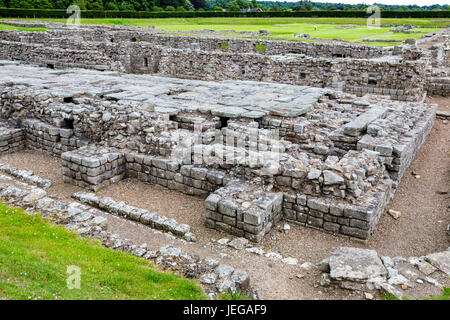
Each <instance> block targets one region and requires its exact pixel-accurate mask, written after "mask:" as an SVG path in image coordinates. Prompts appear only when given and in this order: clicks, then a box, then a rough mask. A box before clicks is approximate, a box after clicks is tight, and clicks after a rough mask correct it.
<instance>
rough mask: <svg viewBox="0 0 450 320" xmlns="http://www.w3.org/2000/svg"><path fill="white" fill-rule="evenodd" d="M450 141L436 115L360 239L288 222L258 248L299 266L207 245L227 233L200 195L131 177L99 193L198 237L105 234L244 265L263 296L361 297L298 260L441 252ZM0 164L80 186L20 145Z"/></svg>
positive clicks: (118, 224)
mask: <svg viewBox="0 0 450 320" xmlns="http://www.w3.org/2000/svg"><path fill="white" fill-rule="evenodd" d="M433 101H434V102H438V103H439V104H440V106H439V108H441V109H442V108H449V105H448V103H449V101H448V99H438V100H431V101H430V102H433ZM449 142H450V130H449V124H447V123H444V121H442V120H436V123H435V126H434V128H433V130H432V132H431V134H430V136H429V138H428V139H427V141H426V143H425V144H424V146H423V147H422V148H421V150H420V151H419V153H418V154H417V156H416V158H415V160H414V161H413V163H412V165H411V167H410V168H409V169H408V170H407V172H406V173H405V176H404V178H403V180H402V182H401V184H400V186H399V188H398V190H397V192H396V195H395V198H394V199H393V201H391V203H390V205H389V208H392V209H395V210H398V211H401V213H402V215H401V217H400V218H399V219H398V220H394V219H393V218H392V217H391V216H389V215H387V214H385V215H383V216H382V217H381V219H380V222H379V224H378V226H377V229H376V231H375V233H374V235H373V236H372V238H371V239H370V241H369V242H368V243H367V244H361V243H358V242H355V241H353V240H349V239H346V238H342V237H335V236H332V235H329V234H326V233H324V232H320V231H317V230H314V229H308V228H303V227H300V226H297V225H293V224H291V230H290V231H289V232H288V233H282V232H280V231H278V230H276V229H274V230H273V231H272V232H271V234H269V235H267V236H266V237H265V239H264V241H263V242H262V243H261V244H259V245H258V246H259V247H261V248H263V249H265V250H266V251H275V252H279V253H281V254H282V255H283V257H293V258H297V259H298V261H299V265H298V266H287V265H285V264H283V263H282V262H280V261H271V260H270V259H268V258H265V257H260V256H256V255H254V254H250V253H247V252H245V251H244V252H243V251H236V250H234V249H231V248H224V247H222V246H220V245H218V244H217V243H213V241H214V240H218V239H220V238H223V237H227V238H230V236H229V235H226V234H221V233H219V232H217V231H214V230H210V229H207V228H205V227H204V226H203V221H204V207H203V200H202V199H199V198H195V197H191V196H187V195H184V194H180V193H177V192H175V191H171V190H168V189H165V188H162V187H159V186H152V185H148V184H144V183H141V182H139V181H136V180H131V179H127V180H124V181H121V182H119V183H117V184H115V185H113V186H110V187H108V188H107V189H104V190H102V191H100V192H99V194H100V195H102V196H110V197H112V198H113V199H114V200H116V201H125V202H126V203H128V204H130V205H135V206H138V207H141V208H146V209H149V210H153V211H156V212H158V213H159V214H161V215H164V216H167V217H172V218H175V219H176V220H177V221H178V222H180V223H188V224H189V225H191V227H192V231H193V232H194V234H195V235H196V236H197V239H198V241H197V243H196V244H195V245H192V244H185V243H183V242H182V241H180V240H179V239H169V238H168V236H167V235H165V234H162V233H159V232H154V231H153V230H151V229H149V228H147V227H145V226H142V225H138V224H135V223H132V222H129V221H125V220H123V219H121V218H116V217H111V216H110V217H109V219H108V223H109V226H108V229H109V230H110V231H112V232H117V233H121V234H123V235H124V236H125V237H127V238H129V239H131V240H133V241H135V242H136V243H139V244H141V243H147V244H148V245H149V247H151V248H154V249H158V248H159V247H161V246H163V245H165V244H168V242H170V243H174V244H176V245H178V246H181V247H186V250H187V251H190V252H193V253H197V254H199V255H200V256H202V257H215V258H217V259H219V260H221V261H222V262H224V263H229V264H231V265H233V266H235V267H238V268H242V269H244V270H247V271H248V272H249V274H250V277H251V281H252V285H253V286H254V287H255V288H257V289H258V291H259V293H260V294H261V296H262V297H263V298H265V299H361V298H363V297H362V296H359V295H349V293H348V292H341V291H339V290H338V291H336V290H331V289H325V288H322V287H320V286H318V285H317V282H318V280H319V271H318V270H317V269H315V268H313V269H311V270H304V269H303V268H301V267H300V265H301V264H302V263H304V262H312V263H317V262H320V261H321V260H322V259H324V258H326V257H328V256H329V255H330V254H331V251H332V249H333V247H335V246H354V247H362V248H371V249H375V250H377V251H378V253H379V254H380V255H389V256H392V257H393V256H400V255H402V256H406V257H408V256H420V255H423V254H426V253H430V252H435V251H442V250H446V249H447V247H448V242H447V238H446V236H445V226H446V225H447V224H449V223H450V215H449V207H448V206H449V203H450V199H449V195H448V194H446V195H441V194H438V193H437V192H436V191H437V190H438V189H445V190H449V187H450V170H449V168H450V165H449V159H450V157H449ZM0 162H3V163H8V164H11V165H13V166H16V167H18V168H20V169H28V170H32V171H33V172H35V173H36V174H38V175H40V176H42V177H44V178H47V179H50V180H52V182H53V186H52V187H51V188H50V189H49V190H48V192H49V194H51V195H57V198H58V199H59V200H62V201H67V202H71V201H73V200H72V199H71V198H70V195H71V194H72V193H74V192H77V191H80V190H81V189H80V188H78V187H75V186H71V185H67V184H64V183H63V181H62V174H61V165H60V163H59V161H58V159H56V158H52V157H50V156H47V155H45V154H42V153H39V152H36V151H28V150H26V151H22V152H18V153H15V154H9V155H3V156H0ZM412 171H414V172H415V173H416V174H418V175H420V179H417V178H416V177H415V176H413V175H412V174H411V172H412ZM224 255H225V256H224Z"/></svg>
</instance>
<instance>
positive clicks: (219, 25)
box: [29, 18, 448, 45]
mask: <svg viewBox="0 0 450 320" xmlns="http://www.w3.org/2000/svg"><path fill="white" fill-rule="evenodd" d="M29 20H46V21H56V22H65V21H66V20H65V19H29ZM442 20H443V19H442ZM439 21H440V20H439V19H382V20H381V23H382V24H415V25H419V26H445V25H447V24H448V22H439ZM81 23H83V24H102V25H126V26H135V27H148V26H155V27H156V28H157V29H163V30H165V31H168V33H170V31H190V30H200V29H213V30H216V31H227V30H235V31H237V32H240V31H253V32H257V31H259V30H261V29H264V30H267V31H269V32H270V33H271V34H272V35H271V36H270V37H268V38H270V39H288V40H292V39H294V38H293V36H294V33H309V34H310V35H311V37H312V38H319V39H334V38H341V39H343V40H348V41H358V42H359V41H360V38H363V37H369V36H374V37H377V36H378V35H380V36H381V35H383V34H385V33H387V32H389V30H390V29H392V28H379V29H374V28H368V27H367V25H366V19H364V18H167V19H117V18H115V19H83V18H82V19H81ZM314 25H317V27H318V30H314ZM343 25H352V26H353V27H354V28H351V29H346V28H342V26H343ZM436 30H437V29H427V30H423V29H422V30H421V31H423V33H429V32H433V31H436ZM231 35H232V36H234V37H236V34H232V33H230V36H231ZM395 35H396V36H399V37H403V36H405V39H406V38H410V37H420V36H421V34H415V35H414V34H410V35H403V34H395ZM244 37H245V36H244ZM262 38H267V37H262ZM391 45H392V44H391Z"/></svg>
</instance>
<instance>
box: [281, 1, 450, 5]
mask: <svg viewBox="0 0 450 320" xmlns="http://www.w3.org/2000/svg"><path fill="white" fill-rule="evenodd" d="M279 1H284V0H279ZM285 1H288V2H297V1H298V0H285ZM311 1H312V2H333V3H348V4H358V3H365V4H373V3H382V4H391V5H395V4H402V5H414V4H417V5H419V6H431V5H433V4H450V0H378V1H374V0H327V1H325V0H324V1H321V0H311Z"/></svg>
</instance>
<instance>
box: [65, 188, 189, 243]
mask: <svg viewBox="0 0 450 320" xmlns="http://www.w3.org/2000/svg"><path fill="white" fill-rule="evenodd" d="M72 197H73V198H75V199H77V200H79V201H80V202H82V203H84V204H88V205H90V206H93V207H96V208H99V209H102V210H104V211H106V212H108V213H110V214H113V215H118V216H121V217H124V218H125V219H127V220H132V221H136V222H138V223H142V224H144V225H148V226H150V227H151V228H153V229H157V230H163V231H165V232H171V233H172V234H174V235H176V236H178V237H182V238H184V239H186V240H187V241H192V240H195V237H194V235H193V234H192V233H191V232H190V226H189V225H187V224H179V223H178V222H177V221H176V220H175V219H168V218H166V217H164V216H160V215H158V214H157V213H155V212H150V211H148V210H145V209H141V208H137V207H133V206H130V205H127V204H125V203H123V202H119V203H118V202H115V201H114V200H113V199H111V198H108V197H99V196H97V195H95V194H93V193H84V192H78V193H75V194H73V195H72Z"/></svg>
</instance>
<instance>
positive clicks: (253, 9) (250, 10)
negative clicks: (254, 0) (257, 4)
mask: <svg viewBox="0 0 450 320" xmlns="http://www.w3.org/2000/svg"><path fill="white" fill-rule="evenodd" d="M222 11H223V12H227V11H229V10H228V9H222ZM240 11H241V12H259V11H263V10H262V9H261V8H252V9H240Z"/></svg>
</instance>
